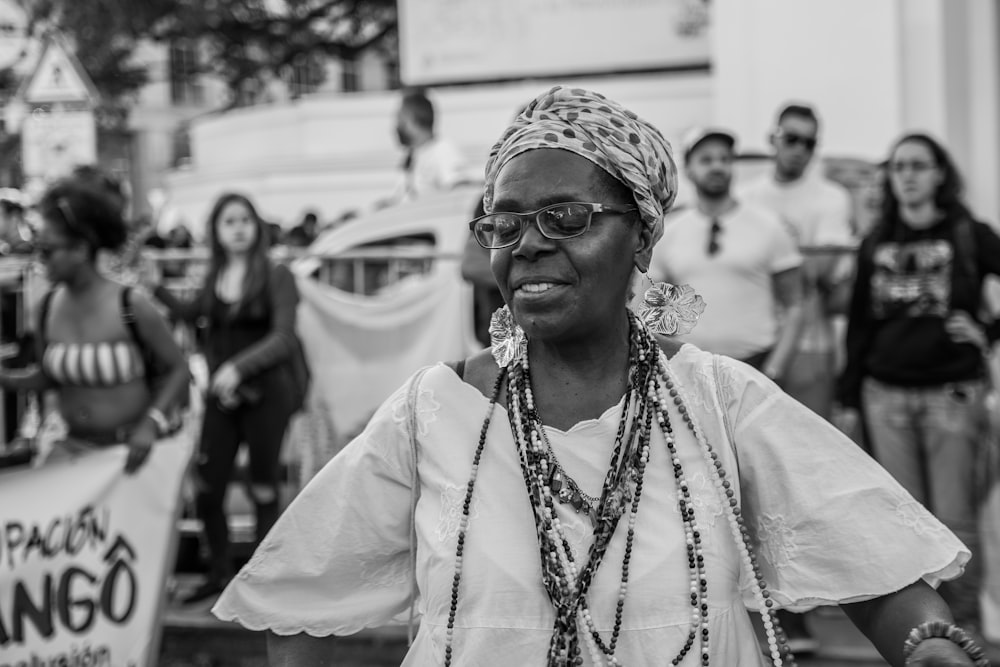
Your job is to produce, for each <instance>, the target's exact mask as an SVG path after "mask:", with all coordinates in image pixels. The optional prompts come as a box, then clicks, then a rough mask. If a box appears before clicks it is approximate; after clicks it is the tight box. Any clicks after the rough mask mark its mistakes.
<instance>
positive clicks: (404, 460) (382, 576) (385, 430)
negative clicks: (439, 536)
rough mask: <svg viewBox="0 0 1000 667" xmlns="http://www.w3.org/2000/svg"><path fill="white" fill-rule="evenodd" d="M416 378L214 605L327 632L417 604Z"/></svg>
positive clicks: (386, 619)
mask: <svg viewBox="0 0 1000 667" xmlns="http://www.w3.org/2000/svg"><path fill="white" fill-rule="evenodd" d="M412 381H413V380H411V382H412ZM409 384H410V383H407V385H406V386H404V387H403V388H401V389H399V390H397V391H396V393H395V394H393V395H392V396H391V397H390V398H389V399H388V400H387V401H386V402H385V403H383V404H382V406H381V407H380V408H379V409H378V410H377V411H376V412H375V414H374V416H373V417H372V419H371V421H370V422H369V423H368V426H367V427H366V428H365V430H364V432H362V433H361V435H359V436H358V437H357V438H355V439H354V440H353V441H352V442H351V443H350V444H348V445H347V447H345V448H344V450H343V451H341V452H340V453H339V454H338V455H337V456H335V457H334V458H333V459H332V460H331V461H330V462H329V463H328V464H327V465H326V466H325V467H324V468H323V469H322V470H321V471H320V472H319V473H318V474H317V475H316V477H314V478H313V479H312V481H310V482H309V484H307V485H306V487H305V488H304V489H303V490H302V492H301V493H300V494H299V495H298V496H297V497H296V498H295V500H294V501H293V502H292V503H291V504H290V505H289V507H288V509H287V510H286V511H285V512H284V513H283V514H282V515H281V517H280V518H279V519H278V521H277V523H276V524H275V526H274V528H273V529H272V530H271V531H270V532H269V533H268V534H267V537H265V538H264V540H263V541H262V542H261V544H260V546H259V547H258V548H257V550H256V551H255V552H254V555H253V557H252V558H251V559H250V561H249V562H248V563H247V564H246V565H245V566H244V567H243V569H242V570H241V571H240V572H239V574H238V575H237V576H236V578H234V579H233V581H232V582H231V583H230V584H229V586H228V587H227V588H226V590H225V591H224V592H223V594H222V596H221V597H220V598H219V601H218V603H217V604H216V605H215V607H214V608H213V609H212V613H214V614H215V615H216V616H217V617H218V618H220V619H222V620H227V621H236V622H238V623H240V624H241V625H243V626H244V627H247V628H249V629H251V630H265V629H268V630H271V631H273V632H275V633H276V634H279V635H292V634H299V633H303V632H304V633H307V634H309V635H312V636H316V637H323V636H328V635H347V634H352V633H355V632H358V631H359V630H362V629H364V628H367V627H376V626H382V625H386V624H388V623H390V622H391V621H392V620H393V618H394V617H396V616H399V615H402V614H403V613H404V612H405V611H406V610H407V609H408V608H409V605H410V599H411V597H412V596H411V592H412V590H413V578H412V577H413V575H412V573H411V567H410V522H411V519H410V502H411V496H410V489H411V486H412V479H413V466H412V463H411V453H410V440H409V435H408V431H407V396H408V389H409Z"/></svg>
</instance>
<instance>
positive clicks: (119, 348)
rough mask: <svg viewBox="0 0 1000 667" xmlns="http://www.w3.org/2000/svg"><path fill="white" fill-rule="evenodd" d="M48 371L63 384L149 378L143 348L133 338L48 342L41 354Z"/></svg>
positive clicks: (118, 382)
mask: <svg viewBox="0 0 1000 667" xmlns="http://www.w3.org/2000/svg"><path fill="white" fill-rule="evenodd" d="M42 369H43V370H44V371H45V374H46V375H48V376H49V377H50V378H52V379H53V380H55V381H56V382H57V383H59V384H63V385H75V386H80V387H115V386H118V385H122V384H127V383H129V382H132V381H134V380H137V379H139V378H144V377H146V364H145V362H144V361H143V358H142V350H140V349H139V346H138V345H137V344H136V343H134V342H132V341H123V340H122V341H115V342H113V343H49V344H48V345H47V346H46V347H45V352H44V353H43V354H42Z"/></svg>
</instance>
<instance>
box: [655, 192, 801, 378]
mask: <svg viewBox="0 0 1000 667" xmlns="http://www.w3.org/2000/svg"><path fill="white" fill-rule="evenodd" d="M719 224H720V227H721V231H720V232H719V234H718V236H717V242H718V245H719V250H718V252H716V253H715V254H714V255H710V254H709V253H708V242H709V234H710V233H711V232H710V230H711V227H712V221H711V219H709V218H708V217H707V216H706V215H705V214H704V213H702V212H701V211H699V210H698V209H697V208H690V209H687V210H685V211H683V212H681V213H678V214H677V215H676V216H675V217H672V218H670V219H668V220H667V223H666V225H665V227H664V230H663V238H662V239H661V240H660V242H659V243H658V244H656V247H655V248H654V249H653V260H652V264H651V266H650V269H649V275H650V277H651V278H652V279H653V280H657V281H660V280H666V281H667V282H670V283H674V284H678V285H685V284H686V285H691V286H692V287H693V288H694V289H695V291H696V292H697V293H698V294H700V295H701V297H702V298H703V299H704V300H705V312H704V313H703V314H702V316H701V319H699V320H698V326H696V327H695V328H694V330H693V331H692V332H691V333H690V334H687V335H686V336H683V337H682V340H685V341H687V342H689V343H692V344H693V345H696V346H698V347H700V348H702V349H704V350H709V351H711V352H715V353H717V354H727V355H729V356H731V357H735V358H737V359H743V358H746V357H748V356H750V355H752V354H756V353H758V352H762V351H764V350H766V349H768V348H770V347H771V346H773V345H774V344H775V343H776V342H777V340H778V304H777V301H776V300H775V297H774V285H773V278H774V276H775V275H776V274H778V273H781V272H782V271H787V270H788V269H794V268H796V267H798V266H800V265H801V264H802V256H801V255H800V254H799V251H798V249H797V247H796V245H795V241H794V239H793V238H792V236H791V235H790V234H789V233H788V231H787V230H786V229H785V228H784V226H783V225H782V224H781V222H780V221H779V220H778V218H777V216H775V215H774V214H773V213H771V212H769V211H766V210H764V209H761V208H756V207H753V206H748V205H745V204H742V203H739V204H738V205H737V206H736V207H735V208H733V209H732V210H730V211H728V212H727V213H725V214H723V215H721V216H719Z"/></svg>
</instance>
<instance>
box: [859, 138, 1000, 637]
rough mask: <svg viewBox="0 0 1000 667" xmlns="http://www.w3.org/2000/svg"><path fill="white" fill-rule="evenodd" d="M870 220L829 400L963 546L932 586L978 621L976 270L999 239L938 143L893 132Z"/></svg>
mask: <svg viewBox="0 0 1000 667" xmlns="http://www.w3.org/2000/svg"><path fill="white" fill-rule="evenodd" d="M886 174H887V175H886V178H885V181H884V186H883V192H882V212H881V218H880V219H879V220H878V221H877V222H876V224H875V226H874V228H873V229H872V231H871V232H870V233H869V235H868V236H867V238H865V240H864V242H863V243H862V244H861V247H860V250H859V254H858V270H857V277H856V280H855V285H854V293H853V298H852V303H851V307H850V311H849V318H850V319H849V324H848V330H847V362H846V366H845V370H844V373H843V376H842V378H841V383H840V401H841V404H842V405H843V406H844V407H845V408H847V414H848V415H850V417H849V419H848V421H849V422H857V415H858V414H859V413H858V409H859V408H860V414H863V415H864V417H865V426H866V427H867V437H868V441H869V447H870V448H871V451H872V454H873V455H874V456H875V458H876V459H878V461H879V462H880V463H881V464H882V465H883V466H884V467H885V468H886V469H887V470H888V471H889V472H890V473H892V474H893V476H894V477H895V478H896V479H897V480H899V482H900V483H901V484H902V485H903V487H905V488H906V490H907V491H909V492H910V494H912V495H913V496H914V498H916V499H917V500H918V501H920V503H922V504H923V505H924V506H926V507H927V508H928V509H930V510H931V512H933V513H934V514H935V515H936V516H937V517H938V518H939V519H940V520H941V521H942V522H943V523H944V524H945V525H946V526H948V527H949V528H951V530H952V531H954V533H955V534H956V535H958V536H959V538H961V539H962V541H963V542H965V544H966V545H967V546H969V547H970V549H971V550H972V552H973V560H972V562H971V563H970V566H969V567H968V568H967V569H966V572H965V574H964V575H963V576H962V577H961V578H960V579H958V580H956V581H954V582H949V583H946V584H944V585H942V594H943V595H944V596H945V598H946V599H947V600H948V601H949V602H950V603H951V607H952V610H953V612H954V613H955V617H956V620H958V621H959V622H961V623H963V624H965V625H966V626H968V627H973V628H975V627H977V626H978V625H979V606H978V589H979V582H980V576H981V574H980V573H981V563H980V561H981V558H980V557H978V556H979V554H978V553H977V547H978V544H979V536H978V531H977V515H978V511H977V505H978V502H977V492H976V491H977V484H976V480H977V455H978V453H979V451H980V447H981V446H982V440H983V437H984V430H983V426H984V424H985V421H984V419H985V414H984V404H983V399H984V395H985V392H986V380H985V377H986V375H985V374H986V365H985V363H984V356H985V355H986V354H987V353H988V351H989V345H990V340H991V339H995V338H996V334H997V333H1000V332H997V331H996V329H995V327H993V326H986V325H985V324H984V323H983V319H982V317H981V314H982V309H983V302H982V292H983V279H984V278H985V277H986V276H987V275H989V274H993V275H997V274H1000V237H998V236H997V234H996V232H994V231H993V229H991V228H990V226H989V225H987V224H985V223H983V222H979V221H977V220H975V219H974V218H973V216H972V214H971V213H970V211H969V209H968V208H967V207H966V205H965V203H964V202H963V199H962V178H961V175H960V174H959V172H958V169H957V168H956V167H955V164H954V161H953V160H952V158H951V156H950V155H949V154H948V152H947V151H946V150H945V148H944V147H943V146H942V145H941V144H940V143H939V142H938V141H936V140H935V139H933V138H932V137H930V136H928V135H926V134H923V133H910V134H906V135H904V136H903V137H902V138H900V139H899V140H897V141H896V143H895V144H894V145H893V147H892V150H891V151H890V153H889V159H888V160H887V162H886Z"/></svg>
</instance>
